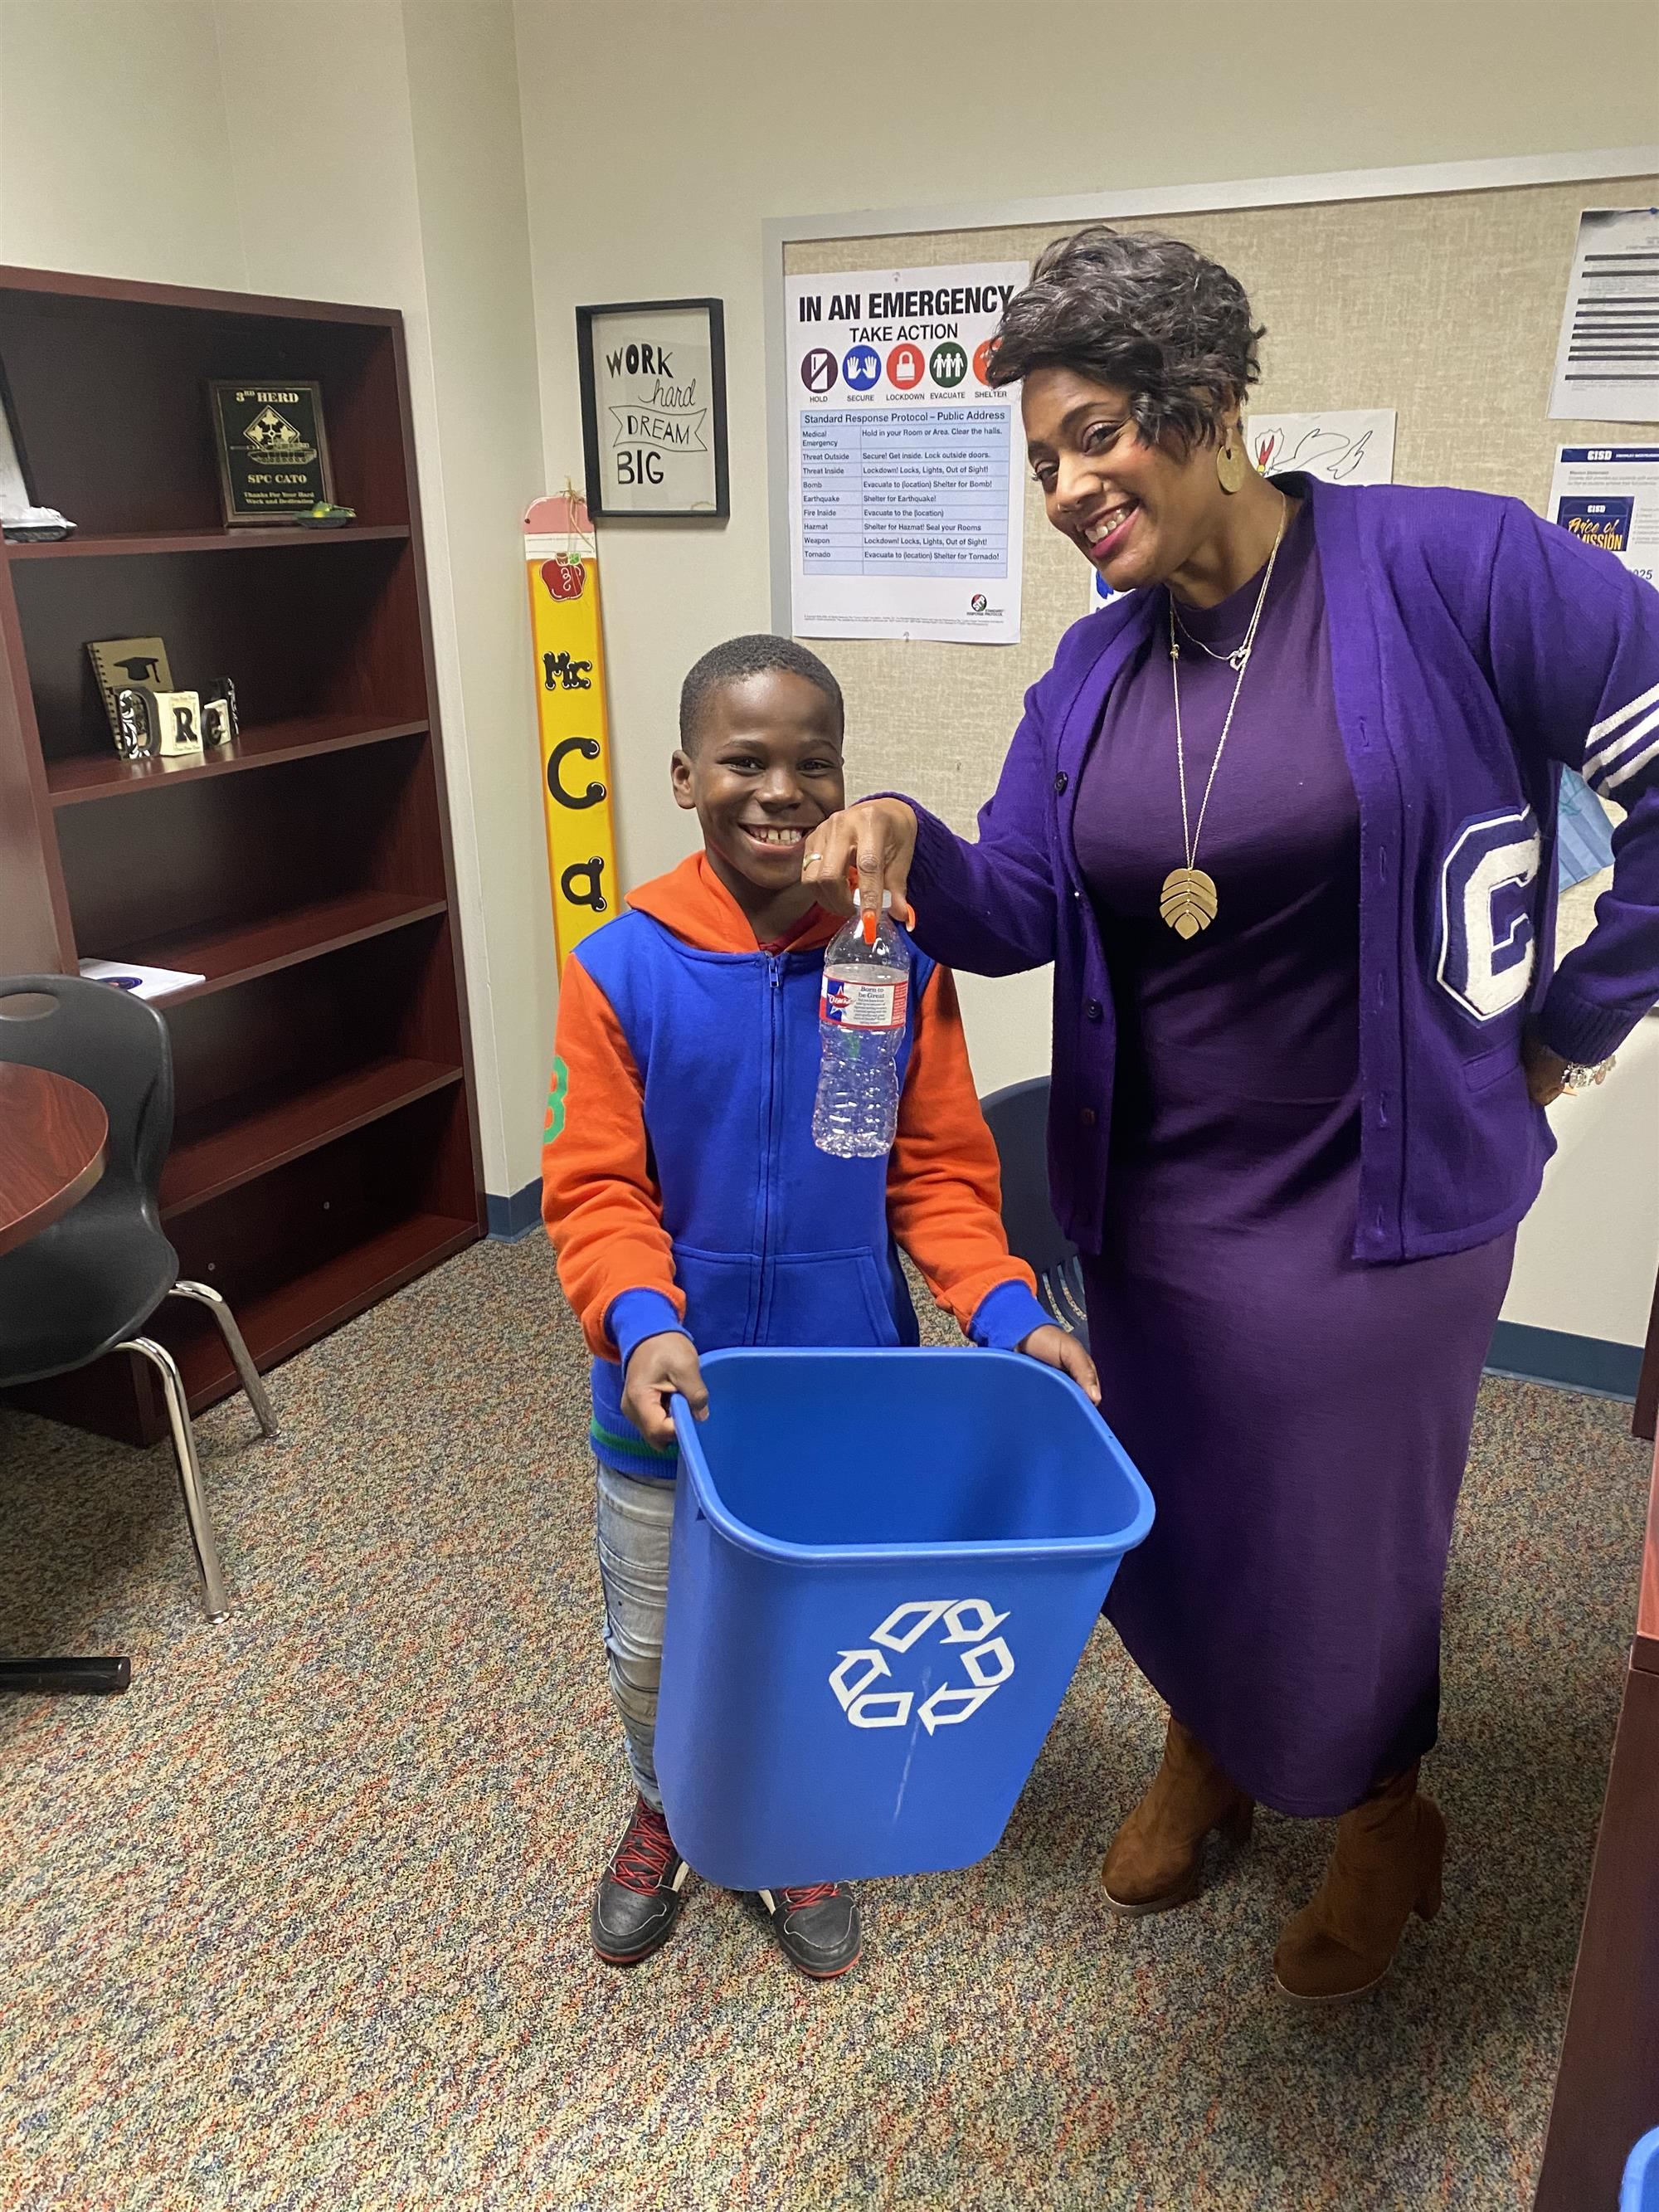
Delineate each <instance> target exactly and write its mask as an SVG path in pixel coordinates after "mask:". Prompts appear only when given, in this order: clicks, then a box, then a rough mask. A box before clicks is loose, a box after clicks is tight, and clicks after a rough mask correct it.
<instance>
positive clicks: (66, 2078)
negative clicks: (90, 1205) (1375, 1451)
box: [0, 1241, 1646, 2212]
mask: <svg viewBox="0 0 1659 2212" xmlns="http://www.w3.org/2000/svg"><path fill="white" fill-rule="evenodd" d="M583 1366H584V1360H583V1355H582V1353H581V1351H580V1343H579V1340H578V1338H577V1335H576V1332H575V1329H574V1323H573V1322H572V1321H571V1318H570V1316H569V1314H568V1310H567V1309H566V1308H565V1307H564V1305H563V1304H562V1300H561V1298H560V1297H559V1295H558V1291H557V1289H556V1284H555V1281H554V1278H553V1272H552V1267H551V1261H550V1255H549V1254H548V1252H547V1250H546V1249H545V1247H544V1246H543V1245H542V1244H541V1243H539V1242H536V1241H532V1242H530V1243H523V1244H520V1245H515V1246H504V1245H480V1246H478V1247H477V1248H476V1249H472V1250H471V1251H469V1252H466V1253H465V1254H463V1255H461V1256H460V1257H459V1259H457V1260H455V1261H452V1262H451V1263H450V1264H449V1265H448V1266H447V1267H443V1268H441V1270H440V1271H439V1272H438V1273H435V1274H434V1275H432V1276H429V1277H428V1278H427V1279H425V1280H424V1281H422V1282H420V1283H418V1284H416V1285H414V1286H413V1287H412V1288H410V1290H408V1291H405V1292H404V1293H403V1294H402V1295H401V1296H400V1297H397V1298H394V1299H392V1300H391V1301H389V1302H388V1303H387V1304H385V1305H383V1306H381V1307H380V1308H379V1309H377V1310H375V1311H374V1312H373V1313H371V1314H368V1315H367V1316H364V1317H363V1319H362V1320H361V1321H359V1322H356V1323H355V1324H354V1325H353V1326H352V1327H350V1328H346V1329H343V1330H342V1331H341V1332H339V1334H337V1335H335V1336H333V1337H331V1338H330V1339H328V1340H326V1341H325V1342H324V1343H322V1344H320V1345H318V1346H315V1347H313V1349H312V1350H311V1351H309V1352H306V1353H304V1354H303V1355H301V1357H300V1358H296V1359H295V1360H293V1361H291V1362H290V1363H289V1364H288V1365H287V1366H285V1367H283V1369H281V1370H279V1371H278V1372H277V1373H276V1376H274V1378H273V1387H272V1395H273V1398H274V1401H275V1403H276V1409H277V1413H278V1414H279V1417H280V1419H282V1422H283V1427H284V1431H285V1433H284V1436H283V1438H282V1440H281V1441H279V1442H278V1443H274V1444H266V1443H259V1442H258V1441H256V1440H254V1435H255V1432H254V1431H253V1428H252V1420H251V1418H250V1416H249V1414H248V1412H247V1408H246V1405H245V1404H243V1403H242V1402H240V1401H231V1402H229V1403H228V1404H227V1405H226V1406H223V1407H219V1408H217V1409H216V1411H214V1412H213V1413H210V1414H209V1415H208V1416H207V1417H206V1418H205V1419H204V1420H203V1422H202V1423H201V1425H200V1430H201V1444H202V1455H203V1462H204V1476H205V1480H206V1483H207V1485H208V1487H209V1489H210V1493H211V1497H212V1500H213V1505H214V1510H215V1512H216V1520H217V1525H218V1528H219V1532H220V1536H221V1541H222V1546H223V1549H224V1553H225V1555H226V1562H227V1566H228V1571H229V1572H230V1574H231V1577H232V1578H233V1581H234V1584H235V1587H236V1588H237V1589H238V1591H239V1593H240V1599H239V1603H238V1607H237V1610H236V1611H235V1613H234V1615H233V1617H232V1619H231V1620H230V1621H229V1622H228V1624H226V1625H225V1626H222V1627H219V1628H213V1627H210V1626H207V1625H206V1623H205V1622H204V1620H202V1619H201V1617H200V1615H199V1613H198V1611H197V1603H196V1594H195V1583H194V1575H193V1569H192V1562H191V1555H190V1552H189V1547H188V1542H187V1540H186V1538H185V1533H184V1524H183V1518H182V1514H181V1512H180V1510H179V1504H178V1501H177V1496H176V1487H175V1482H174V1477H173V1470H172V1467H171V1463H170V1460H169V1457H168V1455H167V1452H166V1451H165V1450H164V1449H156V1450H155V1451H152V1452H149V1453H144V1454H140V1453H137V1452H134V1451H131V1450H128V1449H125V1448H123V1447H120V1446H118V1445H112V1444H105V1443H99V1442H97V1441H95V1440H93V1439H90V1438H88V1437H83V1436H81V1435H79V1434H77V1433H76V1432H74V1431H70V1430H67V1429H63V1428H59V1427H56V1426H54V1425H49V1424H47V1423H45V1422H40V1421H37V1420H34V1419H29V1418H27V1417H24V1416H22V1415H19V1414H14V1413H0V1466H3V1479H0V1650H46V1649H56V1650H91V1651H97V1650H127V1651H131V1654H132V1655H133V1672H134V1680H133V1687H132V1689H131V1692H130V1694H129V1695H128V1696H126V1697H125V1698H124V1699H109V1700H98V1699H4V1700H0V2004H3V2027H0V2208H3V2212H46V2208H47V2207H51V2208H53V2209H54V2212H58V2208H64V2212H198V2208H199V2212H221V2208H223V2212H323V2208H327V2209H328V2212H336V2208H343V2212H428V2208H430V2212H440V2208H441V2212H538V2208H544V2207H545V2208H552V2207H558V2208H562V2212H659V2208H662V2212H667V2208H672V2212H698V2208H703V2207H711V2208H712V2207H719V2208H721V2212H761V2208H765V2212H774V2208H776V2212H798V2208H799V2212H863V2208H866V2207H883V2208H885V2207H900V2206H907V2207H908V2206H916V2207H930V2208H931V2207H939V2208H951V2212H1002V2208H1015V2207H1018V2208H1025V2207H1043V2208H1052V2212H1082V2208H1085V2207H1087V2208H1090V2212H1395V2208H1400V2212H1405V2208H1411V2212H1425V2208H1429V2207H1457V2208H1471V2212H1473V2208H1477V2207H1478V2208H1481V2212H1485V2208H1489V2207H1490V2208H1493V2212H1497V2208H1504V2212H1523V2209H1524V2208H1525V2207H1527V2206H1528V2205H1529V2204H1530V2203H1531V2192H1532V2185H1533V2179H1534V2174H1535V2172H1536V2167H1537V2162H1538V2158H1539V2153H1540V2147H1541V2139H1542V2133H1543V2127H1544V2122H1545V2118H1546V2113H1547V2106H1548V2099H1549V2093H1550V2087H1551V2082H1552V2079H1553V2071H1554V2065H1555V2059H1556V2053H1557V2046H1558V2044H1559V2036H1560V2031H1561V2027H1562V2022H1563V2019H1564V2016H1565V2003H1566V1995H1567V1986H1568V1981H1569V1978H1570V1975H1571V1967H1572V1960H1573V1954H1574V1948H1575V1944H1576V1941H1577V1927H1578V1920H1579V1916H1580V1913H1581V1911H1582V1908H1583V1893H1584V1888H1585V1884H1586V1881H1587V1879H1588V1874H1589V1857H1590V1851H1591V1846H1592V1843H1593V1839H1594V1834H1595V1820H1596V1814H1597V1811H1598V1808H1599V1805H1600V1802H1601V1789H1602V1784H1603V1779H1604V1777H1605V1772H1606V1766H1607V1756H1608V1752H1609V1749H1610V1746H1611V1741H1612V1732H1613V1720H1614V1717H1615V1712H1616V1706H1617V1699H1618V1693H1619V1687H1620V1677H1621V1670H1622V1665H1623V1656H1624V1650H1625V1647H1626V1644H1627V1641H1628V1638H1629V1636H1630V1632H1631V1629H1632V1609H1633V1604H1634V1587H1633V1585H1634V1575H1635V1568H1636V1562H1637V1559H1638V1554H1639V1549H1640V1513H1641V1501H1642V1494H1643V1487H1644V1482H1643V1478H1644V1462H1645V1457H1646V1455H1645V1452H1644V1449H1642V1448H1641V1447H1639V1446H1638V1445H1636V1444H1634V1443H1632V1441H1631V1439H1630V1438H1629V1437H1628V1435H1627V1434H1626V1420H1627V1413H1626V1408H1624V1407H1619V1406H1616V1405H1612V1404H1608V1403H1604V1402H1601V1401H1596V1400H1593V1399H1589V1398H1580V1397H1573V1396H1568V1395H1562V1394H1560V1393H1558V1392H1553V1391H1548V1390H1544V1389H1535V1388H1533V1387H1530V1386H1528V1385H1525V1384H1520V1383H1506V1382H1498V1381H1492V1380H1489V1381H1488V1383H1486V1388H1485V1389H1484V1390H1483V1393H1482V1397H1481V1406H1480V1419H1479V1424H1478V1426H1477V1430H1476V1436H1475V1443H1474V1456H1473V1462H1472V1465H1471V1468H1470V1474H1469V1480H1468V1487H1467V1490H1466V1492H1465V1496H1464V1504H1463V1508H1462V1517H1461V1522H1460V1528H1459V1534H1458V1541H1457V1545H1456V1549H1455V1554H1454V1558H1453V1562H1452V1576H1451V1584H1450V1590H1449V1606H1448V1613H1447V1668H1446V1690H1447V1697H1446V1719H1445V1733H1444V1736H1443V1742H1442V1746H1441V1748H1440V1750H1439V1751H1438V1752H1437V1754H1436V1756H1435V1758H1434V1760H1433V1762H1432V1784H1431V1786H1432V1788H1433V1790H1434V1793H1435V1795H1436V1796H1437V1798H1438V1799H1439V1800H1440V1802H1441V1803H1442V1804H1443V1807H1444V1808H1445V1810H1446V1813H1447V1815H1448V1818H1449V1822H1450V1826H1451V1834H1452V1857H1451V1859H1450V1861H1449V1869H1448V1881H1447V1898H1446V1907H1445V1910H1444V1911H1443V1913H1442V1915H1441V1917H1439V1919H1438V1920H1437V1921H1436V1922H1435V1923H1434V1924H1433V1925H1432V1926H1431V1927H1429V1928H1425V1927H1423V1926H1422V1925H1421V1923H1413V1926H1412V1928H1411V1929H1410V1931H1409V1933H1408V1934H1407V1937H1406V1941H1405V1943H1404V1946H1403V1948H1402V1950H1401V1956H1400V1960H1399V1961H1398V1964H1397V1966H1396V1969H1395V1973H1394V1974H1393V1976H1392V1978H1390V1980H1389V1983H1388V1984H1386V1985H1385V1987H1384V1988H1383V1990H1382V1991H1381V1992H1380V1993H1379V1994H1378V1995H1377V1996H1376V1997H1375V1998H1374V1999H1372V2000H1371V2001H1370V2002H1368V2003H1366V2004H1364V2005H1363V2006H1360V2007H1357V2008H1353V2009H1352V2010H1350V2011H1347V2012H1345V2013H1341V2014H1339V2015H1331V2016H1323V2017H1316V2018H1312V2019H1310V2018H1309V2017H1308V2016H1306V2015H1303V2014H1301V2013H1299V2012H1297V2011H1294V2010H1292V2009H1291V2008H1285V2007H1281V2006H1280V2005H1279V2003H1277V2002H1275V2001H1274V1999H1273V1996H1271V1994H1270V1984H1269V1977H1268V1971H1267V1962H1268V1958H1269V1954H1270V1952H1271V1949H1272V1946H1273V1940H1274V1937H1275V1935H1276V1932H1277V1929H1278V1928H1279V1924H1280V1923H1281V1922H1282V1921H1283V1920H1284V1919H1285V1917H1287V1915H1288V1914H1289V1913H1290V1912H1291V1911H1293V1910H1294V1909H1295V1907H1296V1906H1297V1905H1299V1904H1300V1903H1302V1902H1303V1900H1304V1899H1305V1897H1306V1896H1307V1895H1308V1894H1309V1893H1310V1891H1311V1889H1312V1887H1313V1886H1314V1884H1315V1883H1316V1881H1317V1878H1318V1875H1319V1871H1320V1868H1321V1866H1322V1862H1323V1858H1324V1855H1325V1852H1326V1850H1327V1849H1328V1844H1329V1840H1330V1829H1329V1827H1328V1825H1326V1824H1322V1823H1303V1822H1297V1821H1292V1820H1280V1819H1277V1818H1274V1817H1273V1816H1271V1815H1267V1816H1264V1817H1263V1818H1262V1819H1261V1820H1260V1821H1259V1823H1258V1827H1257V1840H1256V1843H1255V1845H1254V1847H1253V1848H1252V1849H1251V1850H1249V1852H1248V1853H1247V1854H1246V1855H1244V1856H1243V1857H1241V1858H1239V1859H1237V1861H1236V1862H1235V1863H1232V1864H1231V1866H1229V1867H1227V1868H1226V1869H1225V1873H1222V1874H1221V1875H1220V1877H1219V1878H1218V1880H1217V1881H1215V1882H1214V1884H1213V1886H1212V1887H1210V1888H1209V1889H1207V1890H1206V1893H1204V1894H1203V1895H1202V1897H1201V1898H1200V1899H1199V1901H1198V1902H1197V1903H1195V1904H1194V1905H1192V1906H1191V1907H1189V1908H1188V1910H1186V1911H1181V1912H1177V1913H1173V1914H1170V1915H1169V1916H1167V1917H1163V1918H1160V1919H1157V1920H1153V1921H1151V1922H1146V1923H1120V1922H1118V1921H1115V1919H1113V1918H1112V1917H1111V1916H1110V1915H1109V1913H1108V1912H1107V1911H1106V1910H1105V1908H1104V1906H1103V1903H1102V1901H1101V1899H1100V1895H1099V1893H1098V1890H1097V1887H1096V1885H1095V1869H1096V1866H1097V1858H1098V1855H1099V1852H1100V1850H1101V1849H1102V1847H1103V1844H1104V1841H1105V1840H1106V1838H1107V1836H1108V1834H1109V1831H1110V1829H1111V1827H1112V1826H1113V1824H1114V1822H1115V1820H1116V1818H1117V1817H1118V1816H1119V1815H1120V1814H1121V1813H1122V1812H1123V1811H1124V1810H1125V1809H1127V1807H1128V1805H1129V1804H1130V1803H1131V1802H1133V1798H1134V1796H1136V1794H1137V1793H1138V1791H1139V1789H1140V1787H1141V1786H1142V1785H1143V1784H1144V1783H1145V1781H1146V1778H1147V1777H1148V1776H1149V1774H1150V1772H1151V1771H1152V1765H1153V1763H1154V1760H1155V1756H1156V1752H1157V1747H1158V1740H1159V1735H1160V1729H1161V1717H1160V1714H1159V1712H1158V1708H1157V1707H1156V1705H1155V1704H1154V1702H1153V1700H1152V1698H1151V1696H1150V1695H1149V1694H1148V1693H1147V1692H1146V1691H1145V1689H1144V1688H1143V1687H1141V1686H1140V1685H1139V1683H1138V1682H1137V1680H1136V1679H1135V1677H1134V1676H1133V1673H1132V1671H1131V1670H1130V1668H1129V1667H1128V1665H1127V1662H1126V1660H1125V1659H1124V1657H1123V1656H1122V1654H1121V1650H1119V1648H1118V1647H1117V1645H1116V1643H1115V1639H1114V1638H1113V1637H1112V1636H1111V1634H1110V1633H1109V1631H1107V1630H1106V1629H1104V1628H1102V1629H1101V1630H1100V1631H1099V1632H1097V1635H1096V1637H1095V1638H1094V1640H1093V1643H1092V1644H1091V1649H1090V1650H1089V1651H1088V1653H1087V1654H1086V1655H1085V1660H1084V1663H1083V1666H1082V1668H1080V1670H1079V1674H1078V1678H1077V1680H1076V1682H1075V1684H1074V1686H1073V1690H1072V1692H1071V1694H1070V1696H1069V1698H1068V1699H1067V1701H1066V1705H1065V1708H1064V1710H1063V1711H1062V1713H1061V1715H1060V1720H1059V1722H1058V1723H1057V1724H1056V1726H1055V1728H1054V1732H1053V1735H1051V1737H1050V1739H1049V1741H1048V1746H1047V1748H1046V1749H1045V1751H1044V1753H1043V1755H1042V1760H1041V1763H1040V1764H1039V1765H1038V1768H1037V1770H1036V1774H1035V1776H1034V1777H1033V1778H1032V1781H1031V1783H1030V1787H1029V1788H1028V1790H1026V1793H1025V1796H1024V1800H1023V1801H1022V1802H1021V1805H1020V1807H1019V1809H1018V1812H1017V1814H1015V1817H1014V1820H1013V1822H1012V1826H1011V1827H1010V1829H1009V1832H1008V1834H1007V1836H1006V1839H1005V1841H1004V1843H1003V1844H1002V1846H1001V1848H1000V1850H998V1851H997V1852H996V1853H995V1854H994V1856H993V1857H991V1858H990V1859H989V1860H988V1861H987V1862H986V1863H984V1864H982V1865H981V1866H979V1867H976V1868H975V1869H972V1870H971V1871H969V1872H968V1873H965V1874H961V1875H952V1876H949V1877H934V1878H932V1879H928V1880H919V1881H894V1882H887V1883H880V1884H872V1885H870V1886H869V1887H867V1888H866V1892H865V1893H864V1902H865V1909H866V1927H867V1932H868V1948H867V1951H866V1960H865V1962H864V1964H863V1965H862V1966H860V1968H859V1970H858V1971H857V1972H856V1973H854V1975H853V1976H851V1977H850V1978H848V1979H847V1980H846V1981H844V1982H841V1983H837V1984H831V1985H829V1986H823V1987H814V1986H812V1985H811V1984H805V1983H803V1982H801V1981H799V1980H798V1979H796V1978H794V1977H793V1976H792V1975H791V1974H790V1972H789V1971H788V1970H787V1967H786V1966H784V1964H783V1962H782V1961H781V1959H780V1958H779V1957H778V1956H777V1955H776V1954H775V1952H774V1951H773V1950H772V1949H771V1948H769V1943H768V1942H767V1940H766V1938H765V1936H764V1934H763V1931H762V1930H761V1929H759V1928H758V1927H757V1924H756V1923H754V1922H753V1921H752V1920H751V1919H750V1918H749V1917H746V1916H745V1914H744V1911H742V1910H741V1909H740V1907H739V1905H738V1903H737V1902H736V1901H735V1900H734V1899H732V1898H730V1897H728V1896H726V1894H725V1893H722V1892H719V1891H716V1890H712V1889H709V1888H708V1887H696V1889H695V1890H694V1891H693V1893H691V1895H690V1899H689V1902H688V1905H687V1907H686V1911H685V1914H684V1921H683V1923H682V1928H681V1930H680V1933H679V1934H678V1936H677V1938H676V1940H675V1942H673V1944H672V1945H671V1947H670V1948H669V1949H668V1950H666V1951H665V1952H664V1953H663V1954H660V1956H659V1958H657V1959H656V1960H653V1961H652V1962H651V1963H650V1964H648V1965H647V1966H644V1967H642V1968H640V1969H639V1970H637V1971H635V1972H632V1973H629V1974H623V1973H618V1972H615V1971H612V1970H610V1969H607V1968H606V1967H605V1966H600V1965H599V1963H598V1962H597V1961H596V1960H594V1959H593V1958H592V1955H591V1954H590V1952H589V1950H588V1948H587V1936H586V1911H587V1903H588V1897H589V1893H590V1889H591V1886H592V1881H593V1878H594V1875H595V1873H596V1871H597V1869H599V1866H600V1864H601V1863H602V1862H603V1860H604V1857H605V1853H606V1850H607V1849H608V1848H609V1846H610V1844H611V1841H612V1839H613V1838H614V1835H615V1832H616V1831H617V1826H618V1822H619V1820H620V1818H621V1816H622V1814H623V1811H624V1808H625V1806H626V1803H627V1802H628V1798H627V1791H626V1789H625V1786H624V1778H623V1769H622V1764H621V1759H620V1755H619V1751H618V1747H617V1739H616V1735H615V1732H614V1729H613V1726H612V1723H611V1715H610V1711H609V1707H608V1704H607V1700H606V1693H605V1675H604V1668H603V1663H602V1662H603V1654H602V1651H601V1648H600V1644H599V1632H598V1605H599V1599H598V1578H597V1575H596V1572H595V1570H594V1566H593V1562H592V1474H591V1467H590V1463H589V1462H588V1461H587V1459H586V1454H585V1452H584V1449H583V1435H584V1431H585V1425H586V1410H585V1406H584V1394H583Z"/></svg>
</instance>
